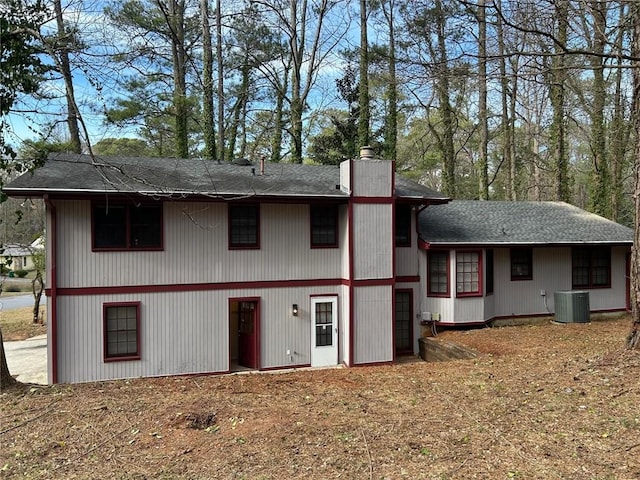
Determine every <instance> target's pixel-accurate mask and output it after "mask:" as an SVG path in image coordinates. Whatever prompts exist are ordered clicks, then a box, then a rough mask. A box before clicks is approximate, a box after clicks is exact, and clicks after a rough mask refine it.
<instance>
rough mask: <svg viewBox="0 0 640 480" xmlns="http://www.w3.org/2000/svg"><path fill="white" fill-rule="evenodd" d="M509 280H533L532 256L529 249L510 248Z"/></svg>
mask: <svg viewBox="0 0 640 480" xmlns="http://www.w3.org/2000/svg"><path fill="white" fill-rule="evenodd" d="M510 256H511V280H531V279H533V254H532V250H531V248H512V249H511V251H510Z"/></svg>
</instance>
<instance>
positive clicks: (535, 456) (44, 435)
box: [0, 319, 640, 480]
mask: <svg viewBox="0 0 640 480" xmlns="http://www.w3.org/2000/svg"><path fill="white" fill-rule="evenodd" d="M629 325H630V324H629V320H628V319H618V320H607V321H598V322H593V323H590V324H568V325H554V324H545V325H540V326H520V327H504V328H496V329H488V328H485V329H478V330H469V331H456V332H451V331H450V332H445V333H442V334H441V335H440V337H442V338H444V339H446V340H448V341H453V342H456V343H460V344H464V345H467V346H469V347H472V348H474V349H476V350H477V351H478V352H480V354H481V355H480V356H479V357H478V358H476V359H474V360H464V361H455V362H446V363H425V362H422V361H421V360H414V361H410V362H403V363H400V364H397V365H394V366H382V367H362V368H350V369H346V368H339V369H331V370H315V371H297V372H292V373H278V374H249V375H229V376H207V377H205V376H194V377H178V378H157V379H145V380H142V379H136V380H128V381H116V382H103V383H93V384H84V385H74V386H66V385H63V386H55V387H38V386H29V385H27V386H20V387H18V388H15V389H11V390H9V391H5V392H2V393H1V394H0V477H1V478H20V479H22V478H34V479H40V478H41V479H45V478H46V479H49V478H78V479H80V478H81V479H86V478H92V479H93V478H95V479H97V478H100V479H106V478H117V479H144V478H161V479H174V478H177V479H207V478H223V479H328V478H342V479H402V478H407V479H416V478H420V479H474V478H476V479H511V478H517V479H545V480H548V479H580V480H582V479H593V480H595V479H602V480H604V479H638V478H640V353H638V352H626V351H624V350H622V348H621V347H622V346H623V343H624V338H625V335H626V333H627V331H628V329H629Z"/></svg>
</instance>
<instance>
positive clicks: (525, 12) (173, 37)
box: [1, 0, 637, 225]
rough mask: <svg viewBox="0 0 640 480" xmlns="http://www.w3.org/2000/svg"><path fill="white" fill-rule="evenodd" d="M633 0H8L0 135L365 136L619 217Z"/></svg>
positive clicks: (195, 147) (438, 168) (474, 177)
mask: <svg viewBox="0 0 640 480" xmlns="http://www.w3.org/2000/svg"><path fill="white" fill-rule="evenodd" d="M636 3H637V2H629V1H596V0H593V1H592V0H578V1H569V0H493V1H491V0H474V1H465V0H374V1H366V0H359V1H349V0H264V1H263V0H253V1H247V0H245V1H243V0H226V1H224V2H222V1H221V0H128V1H122V0H114V1H104V2H103V1H80V0H70V1H66V2H65V1H63V0H42V1H40V0H7V1H6V2H5V3H3V6H2V7H1V8H2V9H3V12H2V13H3V14H4V15H5V18H7V19H8V20H7V23H6V24H5V25H4V28H3V32H2V34H3V36H5V35H8V34H9V33H10V32H13V33H14V34H16V32H17V31H19V32H21V34H22V39H23V43H24V44H25V45H27V46H29V47H30V48H32V50H33V51H32V53H33V52H36V56H37V58H38V59H39V61H40V62H41V65H40V66H39V68H38V69H35V70H34V69H33V68H32V69H31V73H32V74H33V75H34V76H37V80H38V82H37V88H33V89H23V90H22V91H19V92H18V93H17V96H16V102H15V103H14V104H13V105H12V107H11V111H10V114H8V115H6V116H4V117H3V118H4V122H3V126H2V129H3V132H2V133H3V141H4V142H5V144H7V145H11V146H14V147H15V149H17V150H18V152H19V153H20V156H22V157H25V158H31V157H37V156H38V155H42V151H46V150H52V149H53V150H65V151H73V152H93V153H95V154H101V155H114V154H116V155H144V156H175V157H198V156H199V157H203V158H205V159H209V160H212V161H220V162H225V161H232V160H234V159H236V158H249V159H250V160H253V161H255V160H257V159H258V158H259V157H262V156H264V157H265V158H267V159H268V160H270V161H273V162H302V161H313V162H317V163H332V164H337V163H339V162H340V161H342V160H343V159H345V158H352V157H355V156H357V153H358V150H359V147H360V146H362V145H367V144H369V145H372V146H373V147H374V148H375V150H376V153H377V155H378V156H379V157H381V158H387V159H394V160H396V168H397V170H398V171H399V172H402V173H403V174H406V175H408V176H410V177H412V178H414V179H416V180H418V181H419V182H421V183H423V184H425V185H427V186H430V187H432V188H435V189H437V190H441V191H442V192H444V193H446V194H448V195H450V196H451V197H454V198H466V199H474V198H478V199H509V200H563V201H568V202H571V203H573V204H575V205H578V206H580V207H583V208H587V209H588V210H590V211H593V212H595V213H598V214H601V215H603V216H605V217H608V218H611V219H614V220H617V221H619V222H621V223H624V224H627V225H632V224H633V221H634V218H633V217H634V204H633V198H632V191H633V188H634V185H633V160H634V148H633V145H634V141H635V133H634V128H633V127H634V124H633V119H634V116H633V106H634V93H633V78H632V70H633V68H632V67H633V66H634V56H633V54H632V49H633V38H634V37H633V33H634V25H635V23H636V16H637V15H636V10H637V5H636ZM25 25H26V26H25ZM16 26H18V27H20V28H16ZM5 40H6V38H5ZM12 49H13V50H12ZM16 49H17V48H16V47H12V45H11V44H8V43H7V42H6V41H5V42H4V45H3V46H2V55H3V56H2V58H3V66H2V70H3V74H2V75H3V79H5V80H6V76H7V75H8V74H7V72H6V70H7V69H8V68H9V67H10V64H9V62H8V61H5V60H6V59H7V58H9V57H8V53H7V52H12V51H13V53H15V52H16ZM4 110H6V109H5V108H3V112H4Z"/></svg>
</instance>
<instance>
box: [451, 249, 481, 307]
mask: <svg viewBox="0 0 640 480" xmlns="http://www.w3.org/2000/svg"><path fill="white" fill-rule="evenodd" d="M481 261H482V253H481V252H480V251H469V252H456V294H457V296H459V297H464V296H475V295H482V269H481V267H480V265H481V264H480V262H481Z"/></svg>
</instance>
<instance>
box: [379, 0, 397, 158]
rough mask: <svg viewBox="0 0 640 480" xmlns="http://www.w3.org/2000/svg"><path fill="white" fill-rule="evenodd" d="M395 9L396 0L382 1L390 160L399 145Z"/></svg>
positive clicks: (386, 135) (387, 153)
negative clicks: (386, 40)
mask: <svg viewBox="0 0 640 480" xmlns="http://www.w3.org/2000/svg"><path fill="white" fill-rule="evenodd" d="M387 6H388V9H387ZM394 9H395V1H394V0H387V1H384V2H382V10H383V13H384V16H385V18H386V20H387V26H388V28H389V60H388V61H389V69H388V75H389V78H388V80H387V115H386V117H385V126H384V157H385V158H387V159H389V160H396V151H397V146H398V79H397V76H396V35H395V23H394Z"/></svg>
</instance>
